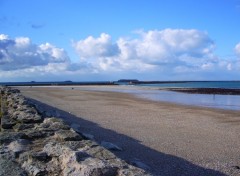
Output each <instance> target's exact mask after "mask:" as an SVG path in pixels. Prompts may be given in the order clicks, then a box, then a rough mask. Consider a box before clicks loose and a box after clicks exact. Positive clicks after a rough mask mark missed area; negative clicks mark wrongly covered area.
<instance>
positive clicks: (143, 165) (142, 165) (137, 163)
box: [130, 159, 150, 170]
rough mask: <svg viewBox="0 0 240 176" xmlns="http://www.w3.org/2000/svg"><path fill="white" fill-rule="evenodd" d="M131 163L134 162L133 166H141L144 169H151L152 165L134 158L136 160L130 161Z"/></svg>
mask: <svg viewBox="0 0 240 176" xmlns="http://www.w3.org/2000/svg"><path fill="white" fill-rule="evenodd" d="M130 164H132V165H133V166H136V167H139V168H141V169H144V170H149V169H150V167H149V166H148V165H146V164H144V163H143V162H141V161H140V160H139V159H134V160H132V161H130Z"/></svg>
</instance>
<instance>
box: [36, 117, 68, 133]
mask: <svg viewBox="0 0 240 176" xmlns="http://www.w3.org/2000/svg"><path fill="white" fill-rule="evenodd" d="M36 129H41V130H46V131H58V130H69V129H70V127H69V126H68V125H67V124H66V123H64V121H63V120H61V119H57V118H55V117H52V118H45V119H44V121H43V123H41V124H40V125H39V126H38V127H36Z"/></svg>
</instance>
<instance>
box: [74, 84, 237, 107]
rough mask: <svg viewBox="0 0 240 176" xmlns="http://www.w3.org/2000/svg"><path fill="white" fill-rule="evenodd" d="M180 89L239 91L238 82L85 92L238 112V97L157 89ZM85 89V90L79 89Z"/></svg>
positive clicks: (120, 88) (148, 85) (151, 86)
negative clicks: (133, 96) (126, 95)
mask: <svg viewBox="0 0 240 176" xmlns="http://www.w3.org/2000/svg"><path fill="white" fill-rule="evenodd" d="M167 87H171V88H172V87H181V88H228V89H240V81H238V82H237V81H233V82H229V81H221V82H186V83H167V84H144V85H121V86H118V87H114V88H113V87H111V86H109V87H92V88H87V90H89V89H91V90H98V91H114V92H123V93H130V94H133V95H135V96H137V97H140V98H144V99H149V100H153V101H163V102H171V103H177V104H184V105H191V106H200V107H208V108H217V109H226V110H240V96H239V95H212V94H187V93H181V92H173V91H166V90H159V89H158V88H167ZM79 89H86V88H79Z"/></svg>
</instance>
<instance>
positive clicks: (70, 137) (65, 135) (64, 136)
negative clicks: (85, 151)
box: [54, 130, 83, 141]
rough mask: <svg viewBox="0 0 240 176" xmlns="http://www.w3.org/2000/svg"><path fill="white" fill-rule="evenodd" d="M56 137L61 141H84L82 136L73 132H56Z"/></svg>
mask: <svg viewBox="0 0 240 176" xmlns="http://www.w3.org/2000/svg"><path fill="white" fill-rule="evenodd" d="M54 137H55V138H56V139H57V140H60V141H78V140H82V139H83V138H82V136H80V135H79V134H78V133H76V132H75V131H71V130H59V131H56V132H55V135H54Z"/></svg>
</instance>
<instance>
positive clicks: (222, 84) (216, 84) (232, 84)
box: [138, 81, 240, 89]
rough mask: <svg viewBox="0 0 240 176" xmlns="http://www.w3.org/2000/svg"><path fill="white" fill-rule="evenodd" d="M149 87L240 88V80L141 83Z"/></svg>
mask: <svg viewBox="0 0 240 176" xmlns="http://www.w3.org/2000/svg"><path fill="white" fill-rule="evenodd" d="M138 86H145V87H146V86H147V87H162V88H163V87H164V88H166V87H181V88H227V89H240V81H192V82H184V83H163V84H139V85H138Z"/></svg>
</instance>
